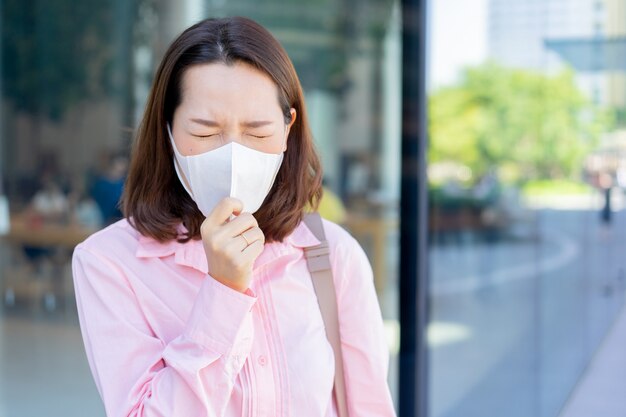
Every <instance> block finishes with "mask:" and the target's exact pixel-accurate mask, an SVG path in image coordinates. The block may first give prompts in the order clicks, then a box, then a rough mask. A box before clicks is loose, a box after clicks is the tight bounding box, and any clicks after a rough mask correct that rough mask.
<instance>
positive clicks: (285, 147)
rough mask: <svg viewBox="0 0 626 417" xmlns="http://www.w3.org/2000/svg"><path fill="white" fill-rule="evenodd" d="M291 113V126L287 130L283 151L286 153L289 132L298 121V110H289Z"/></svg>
mask: <svg viewBox="0 0 626 417" xmlns="http://www.w3.org/2000/svg"><path fill="white" fill-rule="evenodd" d="M289 113H290V114H291V121H290V122H289V124H288V125H287V128H286V129H285V130H286V132H285V146H284V149H283V152H285V151H286V150H287V142H288V139H289V132H290V131H291V126H293V123H294V122H295V121H296V117H297V113H296V109H294V108H293V107H292V108H291V109H289Z"/></svg>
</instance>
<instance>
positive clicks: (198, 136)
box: [193, 133, 219, 139]
mask: <svg viewBox="0 0 626 417" xmlns="http://www.w3.org/2000/svg"><path fill="white" fill-rule="evenodd" d="M193 136H195V137H197V138H204V139H207V138H212V137H214V136H219V133H213V134H212V135H193Z"/></svg>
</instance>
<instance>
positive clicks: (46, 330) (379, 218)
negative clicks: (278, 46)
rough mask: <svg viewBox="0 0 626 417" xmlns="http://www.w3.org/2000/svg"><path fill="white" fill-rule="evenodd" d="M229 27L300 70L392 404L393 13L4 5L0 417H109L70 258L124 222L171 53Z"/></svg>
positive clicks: (259, 6) (318, 0) (365, 5)
mask: <svg viewBox="0 0 626 417" xmlns="http://www.w3.org/2000/svg"><path fill="white" fill-rule="evenodd" d="M227 15H245V16H248V17H251V18H253V19H255V20H258V21H259V22H260V23H262V24H264V25H265V26H266V27H268V28H269V29H270V30H271V31H272V32H273V33H274V34H275V35H276V37H277V38H278V39H279V40H280V41H281V42H282V43H283V45H284V46H285V47H286V49H287V51H288V53H289V54H290V56H291V58H292V60H293V61H294V64H295V66H296V70H297V71H298V74H299V75H300V78H301V81H302V84H303V86H304V90H305V95H306V100H307V104H308V111H309V115H310V120H311V122H312V128H313V132H314V136H315V139H316V141H317V145H318V148H319V150H320V153H321V155H322V159H323V165H324V168H325V178H324V180H325V186H326V194H325V197H324V200H323V203H322V207H321V212H322V215H323V216H325V217H327V218H329V219H330V220H333V221H335V222H337V223H340V224H342V225H344V227H346V228H347V229H348V230H349V231H350V232H351V233H352V234H353V235H354V236H355V237H356V238H357V239H358V240H359V241H360V242H361V244H362V245H363V246H364V248H365V249H366V252H367V253H368V255H369V258H370V260H371V262H372V266H373V269H374V271H375V285H376V289H377V292H378V294H379V298H380V302H381V308H382V310H383V315H384V318H385V322H386V327H387V330H388V339H389V346H390V350H391V352H392V363H391V373H390V376H389V381H390V384H391V386H392V392H393V393H394V396H395V393H396V385H397V384H396V383H395V381H396V379H397V369H396V368H397V366H396V360H395V357H396V352H397V346H398V340H397V339H398V334H399V330H398V324H397V320H396V315H397V313H396V312H397V309H398V308H397V273H396V269H397V257H398V247H397V240H398V238H397V225H398V198H399V184H400V179H399V175H400V174H399V160H400V92H401V89H400V82H401V79H400V75H401V74H400V69H401V56H400V51H401V48H400V21H399V9H398V5H397V4H396V2H394V1H392V0H367V1H359V2H357V1H356V0H342V1H327V0H310V1H306V2H296V1H263V2H258V1H252V0H250V1H248V0H237V1H232V2H225V1H221V0H213V1H206V0H186V1H182V2H168V1H164V0H132V1H121V0H114V1H109V2H97V1H93V0H88V1H82V2H73V1H69V0H61V1H54V2H47V1H41V0H37V1H34V2H29V3H28V4H26V3H24V2H21V1H17V0H3V1H2V2H1V9H0V21H1V30H2V41H1V42H2V44H1V50H2V54H1V60H2V62H1V64H2V65H1V78H0V79H1V88H2V90H1V92H2V96H1V97H2V102H1V104H2V107H1V110H0V156H1V159H0V161H1V170H0V173H1V174H2V181H0V183H1V185H2V190H1V193H0V194H2V195H3V196H5V197H3V198H5V200H0V230H2V231H3V233H4V234H3V236H2V239H1V246H0V290H1V293H0V294H1V301H2V308H1V309H0V415H9V416H14V415H15V416H36V415H37V416H39V415H46V416H73V415H76V416H84V415H90V416H97V415H104V411H103V407H102V405H101V402H100V399H99V397H98V393H97V390H96V388H95V385H94V383H93V381H92V378H91V375H90V372H89V368H88V365H87V361H86V357H85V354H84V351H83V345H82V340H81V336H80V329H79V326H78V320H77V316H76V306H75V302H74V293H73V287H72V277H71V269H70V259H71V254H72V249H73V247H74V246H75V245H76V244H77V243H79V242H80V241H82V240H83V239H85V238H86V237H87V236H89V235H90V234H91V233H93V232H94V231H96V230H98V229H100V228H102V227H104V226H106V225H107V224H110V223H111V222H114V221H116V220H117V219H119V218H120V215H121V214H120V212H119V210H118V209H117V207H116V204H117V200H118V198H119V195H120V192H121V186H122V184H123V180H124V177H125V171H126V165H127V162H128V150H129V147H130V140H131V138H132V135H133V130H134V128H135V127H136V126H137V124H138V121H139V119H140V117H141V114H142V111H143V106H144V103H145V100H146V97H147V94H148V89H149V86H150V82H151V79H152V76H153V73H154V70H155V68H156V65H157V64H158V62H159V60H160V58H161V56H162V54H163V53H164V51H165V48H166V47H167V46H168V44H169V42H171V41H172V40H173V38H174V37H175V36H176V35H177V34H178V33H179V32H180V31H182V30H183V29H184V28H185V27H187V26H189V25H190V24H192V23H194V22H195V21H197V20H199V19H201V18H204V17H210V16H227ZM2 201H5V202H6V201H8V213H9V215H5V214H6V213H3V212H2V208H3V205H2ZM4 226H8V227H4Z"/></svg>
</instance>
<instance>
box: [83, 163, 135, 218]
mask: <svg viewBox="0 0 626 417" xmlns="http://www.w3.org/2000/svg"><path fill="white" fill-rule="evenodd" d="M127 170H128V156H127V155H126V154H125V153H123V152H115V153H113V154H111V155H110V156H109V155H104V167H103V168H101V170H100V172H96V174H95V176H94V178H93V180H92V181H93V182H92V184H91V188H90V190H89V195H90V197H91V198H92V199H93V200H94V201H95V202H96V204H97V205H98V207H99V208H100V212H101V215H102V218H103V221H104V223H105V224H111V223H114V222H116V221H117V220H119V219H121V218H122V217H123V215H122V211H121V210H120V207H119V203H120V198H121V197H122V191H123V189H124V181H125V180H126V172H127Z"/></svg>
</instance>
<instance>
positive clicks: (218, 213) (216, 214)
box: [207, 197, 243, 226]
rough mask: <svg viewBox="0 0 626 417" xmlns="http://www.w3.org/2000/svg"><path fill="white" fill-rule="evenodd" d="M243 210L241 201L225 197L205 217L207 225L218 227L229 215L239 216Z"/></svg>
mask: <svg viewBox="0 0 626 417" xmlns="http://www.w3.org/2000/svg"><path fill="white" fill-rule="evenodd" d="M241 210H243V203H242V202H241V200H239V199H236V198H232V197H227V198H225V199H223V200H222V201H220V202H219V203H218V204H217V206H215V208H214V209H213V211H211V213H209V215H208V216H207V220H208V223H209V224H211V225H214V226H220V225H222V224H224V223H226V221H227V220H228V219H229V218H230V216H231V215H233V214H234V215H239V214H240V213H241Z"/></svg>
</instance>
